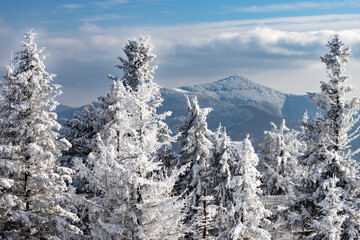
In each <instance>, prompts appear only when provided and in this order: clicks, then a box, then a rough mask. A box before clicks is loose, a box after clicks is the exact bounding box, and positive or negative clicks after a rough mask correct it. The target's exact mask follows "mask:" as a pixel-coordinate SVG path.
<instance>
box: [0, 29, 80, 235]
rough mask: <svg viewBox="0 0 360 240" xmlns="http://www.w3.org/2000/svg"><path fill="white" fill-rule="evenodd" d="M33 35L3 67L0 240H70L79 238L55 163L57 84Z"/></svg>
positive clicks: (64, 174) (66, 175) (64, 176)
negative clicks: (6, 68)
mask: <svg viewBox="0 0 360 240" xmlns="http://www.w3.org/2000/svg"><path fill="white" fill-rule="evenodd" d="M35 38H36V34H35V33H34V32H33V31H32V30H30V31H29V32H28V33H26V34H25V36H24V41H23V42H22V45H23V49H22V50H21V51H20V52H18V53H17V54H16V56H15V58H14V60H13V62H14V64H15V65H11V66H9V67H8V71H7V74H6V76H5V82H4V83H3V84H2V85H1V86H2V97H3V99H2V101H1V106H0V107H1V109H0V118H1V119H2V122H1V126H0V137H1V138H0V140H1V144H2V147H1V159H0V166H1V171H0V174H1V175H0V182H1V187H0V212H1V214H0V218H1V220H0V237H2V238H5V239H22V238H26V239H52V238H60V239H70V238H77V237H80V235H81V231H80V230H79V229H78V228H77V227H76V226H75V225H74V224H75V223H76V222H77V221H78V219H77V217H76V215H75V214H73V213H71V212H70V210H71V206H72V204H71V201H70V199H69V198H68V195H69V194H70V192H69V189H68V184H70V183H71V177H70V174H71V170H70V169H67V168H64V167H60V166H58V165H57V164H56V160H57V157H59V156H60V155H61V150H64V149H67V148H69V146H70V144H69V142H68V141H66V140H63V139H61V140H58V133H57V132H55V131H54V130H55V129H60V125H59V124H58V123H57V122H56V118H57V115H56V113H54V110H55V108H56V106H57V105H58V103H57V102H56V101H55V97H56V96H57V95H59V94H60V93H61V91H60V90H59V88H60V86H59V85H54V84H51V81H52V80H53V77H54V76H55V75H54V74H49V73H47V72H46V71H45V65H44V62H43V61H44V56H41V53H42V52H43V49H38V48H37V45H36V44H35Z"/></svg>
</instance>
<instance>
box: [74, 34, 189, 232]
mask: <svg viewBox="0 0 360 240" xmlns="http://www.w3.org/2000/svg"><path fill="white" fill-rule="evenodd" d="M124 52H125V54H126V55H127V59H123V58H120V60H121V61H122V63H123V64H122V65H121V66H118V67H119V68H120V69H123V70H124V77H123V78H122V79H119V78H116V77H113V76H110V79H111V80H112V81H113V84H112V87H111V90H110V92H109V93H108V94H107V95H106V96H105V97H102V98H100V101H99V105H100V107H101V109H102V119H103V120H104V123H105V125H104V126H103V127H102V128H101V130H100V132H99V134H97V135H96V137H95V139H94V141H93V149H92V152H91V153H90V154H89V156H88V158H87V160H86V161H85V163H82V162H81V161H80V160H79V161H78V164H77V167H78V169H79V174H80V175H81V177H86V179H87V181H88V184H87V187H88V188H89V192H92V193H93V194H91V195H90V196H86V197H87V200H88V201H89V203H90V204H88V206H89V219H90V222H91V223H92V224H91V225H90V226H89V227H90V230H91V232H92V236H94V237H95V236H104V239H109V238H115V239H117V238H119V239H177V238H179V237H181V236H182V231H183V230H182V227H181V222H180V221H181V219H182V214H181V209H182V207H183V202H182V201H180V200H179V199H178V197H172V196H171V195H170V194H171V192H172V189H173V185H174V183H175V180H176V178H177V175H178V174H177V173H176V171H174V173H173V175H172V176H169V177H166V176H165V177H161V178H159V177H158V176H157V173H158V172H159V170H160V168H161V159H158V157H159V156H160V155H159V154H158V153H159V151H160V150H159V149H161V148H162V147H163V146H164V145H167V144H170V143H169V142H168V139H170V136H168V135H167V134H168V132H167V131H165V130H166V128H167V125H166V124H165V123H163V119H164V118H165V117H166V116H167V115H169V114H168V113H165V114H161V115H160V114H157V113H156V108H157V107H158V106H159V105H160V104H161V102H162V98H161V96H160V90H159V86H158V85H157V84H155V83H154V82H153V81H152V79H153V75H152V74H153V70H154V69H155V68H154V67H150V66H149V62H150V61H152V60H153V58H154V57H155V55H154V54H153V53H152V48H151V46H150V44H149V42H148V39H147V38H142V37H140V38H139V39H138V40H137V39H133V40H130V41H128V43H127V45H126V46H125V48H124ZM130 72H131V74H130ZM164 129H165V130H164Z"/></svg>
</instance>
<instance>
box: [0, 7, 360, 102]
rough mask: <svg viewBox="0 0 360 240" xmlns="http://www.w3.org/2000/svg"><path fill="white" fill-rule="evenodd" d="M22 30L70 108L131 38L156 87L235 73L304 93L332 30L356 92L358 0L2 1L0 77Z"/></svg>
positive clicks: (316, 78) (359, 76)
mask: <svg viewBox="0 0 360 240" xmlns="http://www.w3.org/2000/svg"><path fill="white" fill-rule="evenodd" d="M30 28H34V31H35V32H37V33H38V37H39V38H38V40H37V42H38V45H39V46H40V47H46V51H45V52H46V53H47V54H48V55H47V59H46V61H45V64H46V66H47V70H48V71H49V72H51V73H55V74H57V77H56V80H55V82H56V83H59V84H61V85H63V92H64V93H63V95H62V96H61V97H60V98H59V101H60V102H61V103H63V104H67V105H71V106H80V105H83V104H86V103H89V102H90V101H92V100H94V99H96V98H97V97H98V96H100V95H102V94H104V93H106V92H107V91H108V89H109V86H110V81H109V80H107V78H106V76H107V74H113V75H118V76H121V74H122V73H121V72H120V71H118V70H117V69H116V68H114V66H115V65H116V64H118V60H117V56H119V55H122V48H123V46H124V45H125V43H126V40H127V39H129V38H131V37H132V36H138V35H150V36H151V39H152V42H153V44H154V50H155V53H156V54H157V58H156V60H155V64H157V65H158V67H159V68H158V70H157V71H156V74H155V81H156V82H158V83H159V84H160V85H162V86H165V87H178V86H182V85H190V84H198V83H205V82H211V81H216V80H219V79H220V78H225V77H227V76H230V75H235V74H236V75H240V76H245V77H248V78H250V79H252V80H254V81H256V82H259V83H262V84H264V85H267V86H269V87H272V88H275V89H277V90H280V91H283V92H286V93H294V94H304V93H305V92H307V91H318V89H319V85H320V83H319V82H320V81H321V80H326V70H325V67H324V65H323V64H322V63H321V62H320V60H319V56H320V55H323V54H325V53H326V52H327V48H326V47H325V44H326V42H327V40H330V39H331V38H332V37H333V35H334V34H336V33H338V34H340V36H341V37H342V38H343V40H344V41H345V43H347V44H349V45H351V46H352V49H353V58H354V61H352V62H351V63H349V64H348V66H347V69H348V71H347V73H348V74H349V75H350V76H351V77H352V78H351V81H352V83H353V84H354V85H355V86H357V87H358V88H360V64H359V59H360V54H359V53H360V1H346V0H345V1H256V0H255V1H254V0H253V1H238V0H236V1H235V0H231V1H230V0H229V1H227V0H224V1H220V0H206V1H205V0H204V1H195V0H192V1H190V0H182V1H175V0H174V1H171V0H168V1H165V0H106V1H96V0H94V1H92V0H88V1H68V0H66V1H55V0H32V1H28V0H17V1H12V0H2V1H0V39H1V40H0V52H1V53H2V54H1V56H0V73H1V74H2V75H3V74H4V72H5V67H4V66H5V65H6V64H8V63H9V58H10V55H11V51H17V50H19V49H20V48H21V45H20V42H21V37H22V35H23V33H24V32H26V31H28V29H30ZM357 93H360V91H359V92H357Z"/></svg>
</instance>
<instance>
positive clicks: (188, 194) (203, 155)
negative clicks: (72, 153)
mask: <svg viewBox="0 0 360 240" xmlns="http://www.w3.org/2000/svg"><path fill="white" fill-rule="evenodd" d="M187 104H188V112H187V117H183V118H181V119H180V121H181V122H182V125H181V126H179V127H178V132H179V137H178V143H179V145H180V147H181V152H180V157H179V159H178V161H177V166H181V167H183V166H186V167H187V170H186V172H185V173H184V174H183V175H182V176H181V177H180V180H179V182H178V186H177V191H178V194H183V195H184V197H185V198H186V207H185V214H186V216H185V224H186V226H187V228H188V233H187V236H186V238H187V239H208V238H211V237H214V236H211V234H210V232H211V231H212V230H213V228H214V225H213V224H212V218H213V215H214V213H215V209H214V205H213V196H212V195H211V192H212V186H213V183H212V182H211V181H212V172H211V171H212V166H213V165H212V161H213V144H212V142H211V138H212V134H213V133H212V132H211V131H210V130H209V129H208V128H207V123H206V117H207V115H208V113H209V112H210V111H211V109H210V108H204V109H202V108H200V107H199V104H198V101H197V98H196V97H194V98H193V99H192V100H191V102H190V100H189V99H188V98H187Z"/></svg>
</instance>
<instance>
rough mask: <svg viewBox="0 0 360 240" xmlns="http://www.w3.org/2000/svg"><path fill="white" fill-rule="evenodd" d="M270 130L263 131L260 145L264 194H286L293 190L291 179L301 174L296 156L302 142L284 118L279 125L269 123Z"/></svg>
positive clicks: (298, 153)
mask: <svg viewBox="0 0 360 240" xmlns="http://www.w3.org/2000/svg"><path fill="white" fill-rule="evenodd" d="M271 125H272V130H271V131H265V132H264V135H265V143H263V144H262V145H261V153H260V162H261V164H262V165H263V167H264V169H265V171H264V174H263V177H262V181H263V190H264V194H265V195H267V196H269V195H287V194H291V193H292V192H293V190H292V188H293V181H294V179H296V178H297V177H299V176H301V169H300V167H299V165H298V157H299V156H300V151H301V149H302V148H303V146H302V145H303V144H302V143H301V142H300V141H299V140H298V135H299V132H298V131H295V130H290V129H289V128H288V127H286V124H285V120H282V121H281V124H280V126H279V127H277V126H276V125H275V124H274V123H271Z"/></svg>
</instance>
